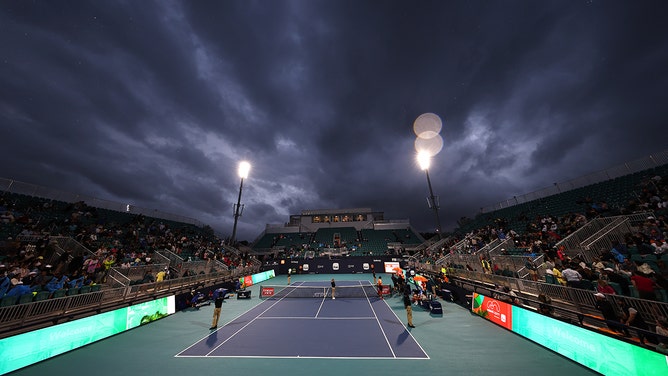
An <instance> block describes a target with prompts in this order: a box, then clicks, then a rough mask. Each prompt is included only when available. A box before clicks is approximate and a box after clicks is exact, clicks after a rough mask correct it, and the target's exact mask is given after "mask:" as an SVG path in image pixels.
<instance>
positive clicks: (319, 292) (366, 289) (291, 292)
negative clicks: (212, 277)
mask: <svg viewBox="0 0 668 376" xmlns="http://www.w3.org/2000/svg"><path fill="white" fill-rule="evenodd" d="M334 296H335V297H337V298H368V297H376V296H378V289H377V287H376V286H372V285H359V286H336V291H335V294H334ZM331 297H332V288H331V287H330V286H271V285H262V286H260V298H262V299H274V298H279V299H280V298H331Z"/></svg>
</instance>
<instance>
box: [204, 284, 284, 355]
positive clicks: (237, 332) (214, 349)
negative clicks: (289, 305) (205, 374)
mask: <svg viewBox="0 0 668 376" xmlns="http://www.w3.org/2000/svg"><path fill="white" fill-rule="evenodd" d="M284 298H285V297H283V298H280V299H279V300H277V301H276V302H274V304H272V305H270V306H269V308H267V309H265V310H264V311H262V312H261V313H260V314H259V315H257V316H255V318H254V319H252V320H250V321H249V322H248V323H246V325H244V326H242V327H241V328H240V329H239V330H237V331H236V332H234V333H233V334H232V335H231V336H229V337H227V339H226V340H224V341H223V343H221V344H220V345H218V346H216V347H214V348H213V350H211V351H209V352H208V353H207V354H206V355H204V356H209V354H211V353H212V352H214V351H216V350H217V349H218V348H219V347H220V346H222V345H224V344H225V343H227V341H229V340H230V339H232V337H234V336H236V335H237V334H239V332H241V331H242V330H244V329H245V328H246V327H247V326H248V325H250V324H252V323H253V321H255V320H257V319H258V317H260V316H262V314H263V313H265V312H267V311H268V310H270V309H271V308H272V307H273V306H275V305H276V304H278V303H280V302H281V300H283V299H284Z"/></svg>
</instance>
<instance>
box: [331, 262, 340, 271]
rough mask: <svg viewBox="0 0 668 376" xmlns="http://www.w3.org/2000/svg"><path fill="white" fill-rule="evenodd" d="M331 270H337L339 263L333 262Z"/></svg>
mask: <svg viewBox="0 0 668 376" xmlns="http://www.w3.org/2000/svg"><path fill="white" fill-rule="evenodd" d="M332 270H339V263H338V262H335V263H333V264H332Z"/></svg>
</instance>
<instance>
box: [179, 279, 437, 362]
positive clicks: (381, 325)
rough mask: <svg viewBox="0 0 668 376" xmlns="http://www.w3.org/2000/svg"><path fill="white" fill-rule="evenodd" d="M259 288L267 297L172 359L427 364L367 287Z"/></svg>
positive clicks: (356, 283) (315, 284) (306, 284)
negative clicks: (417, 361) (392, 360)
mask: <svg viewBox="0 0 668 376" xmlns="http://www.w3.org/2000/svg"><path fill="white" fill-rule="evenodd" d="M329 286H330V285H329V282H300V283H296V284H294V285H291V286H272V287H265V288H264V290H263V291H270V292H271V294H268V295H269V297H268V298H267V299H266V300H264V301H263V302H261V303H260V304H258V305H257V306H255V307H253V308H252V309H250V310H249V311H247V312H245V313H244V314H242V315H241V316H239V317H237V318H236V319H234V320H232V321H230V322H229V323H228V324H226V325H225V326H223V327H222V328H219V329H218V330H216V331H213V332H211V333H210V334H209V335H208V336H206V337H205V338H203V339H201V340H200V341H198V342H196V343H195V344H193V345H192V346H190V347H188V348H187V349H185V350H184V351H182V352H180V353H179V354H177V357H251V358H361V359H383V358H395V359H429V356H428V355H427V354H426V353H425V352H424V350H423V349H422V347H421V346H420V345H419V344H418V343H417V341H416V340H415V338H413V336H412V335H411V334H410V332H409V331H408V330H407V329H406V328H405V327H404V325H403V324H402V322H401V321H400V320H399V318H398V317H397V315H396V314H395V313H394V311H392V309H391V308H390V307H389V306H388V304H387V303H386V302H385V300H381V299H379V298H378V296H377V294H376V290H375V287H374V286H373V285H372V284H371V283H370V282H369V281H339V282H337V289H336V297H337V299H332V292H331V287H329Z"/></svg>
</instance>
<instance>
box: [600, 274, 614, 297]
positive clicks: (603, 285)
mask: <svg viewBox="0 0 668 376" xmlns="http://www.w3.org/2000/svg"><path fill="white" fill-rule="evenodd" d="M596 291H598V292H600V293H602V294H610V295H615V294H616V292H615V289H613V288H612V286H610V285H609V284H608V282H607V281H606V280H605V279H600V278H599V280H598V282H597V284H596Z"/></svg>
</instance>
